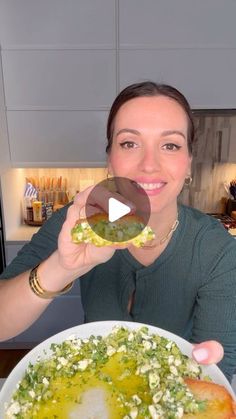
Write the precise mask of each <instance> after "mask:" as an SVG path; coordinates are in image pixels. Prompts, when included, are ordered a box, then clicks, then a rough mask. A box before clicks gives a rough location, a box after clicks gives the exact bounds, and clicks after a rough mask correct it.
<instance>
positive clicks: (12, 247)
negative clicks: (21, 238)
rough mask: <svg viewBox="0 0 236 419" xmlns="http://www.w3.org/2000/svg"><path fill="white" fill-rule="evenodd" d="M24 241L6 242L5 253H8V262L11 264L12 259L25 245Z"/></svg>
mask: <svg viewBox="0 0 236 419" xmlns="http://www.w3.org/2000/svg"><path fill="white" fill-rule="evenodd" d="M23 245H24V243H12V244H9V243H6V245H5V253H6V264H7V265H9V263H11V261H12V260H13V259H14V258H15V257H16V256H17V253H18V252H19V250H20V249H21V248H22V247H23Z"/></svg>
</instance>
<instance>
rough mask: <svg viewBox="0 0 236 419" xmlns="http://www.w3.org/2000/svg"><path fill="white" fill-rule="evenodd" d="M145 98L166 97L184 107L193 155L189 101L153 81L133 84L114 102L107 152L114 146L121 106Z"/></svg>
mask: <svg viewBox="0 0 236 419" xmlns="http://www.w3.org/2000/svg"><path fill="white" fill-rule="evenodd" d="M144 96H150V97H152V96H166V97H169V98H170V99H173V100H175V101H176V102H177V103H178V104H179V105H180V106H181V107H182V109H183V110H184V112H185V114H186V116H187V120H188V137H187V142H188V151H189V153H190V154H192V148H193V142H194V122H193V116H192V111H191V108H190V105H189V103H188V101H187V99H186V98H185V97H184V95H183V94H182V93H180V92H179V90H177V89H176V88H175V87H172V86H169V85H167V84H157V83H154V82H152V81H145V82H142V83H135V84H131V85H130V86H127V87H126V88H125V89H124V90H122V91H121V92H120V93H119V95H118V96H117V97H116V99H115V100H114V102H113V104H112V106H111V109H110V113H109V116H108V120H107V142H108V143H107V147H106V152H107V153H109V152H110V149H111V146H112V137H113V130H114V123H115V118H116V115H117V112H118V111H119V109H120V108H121V106H122V105H124V103H126V102H128V101H129V100H131V99H134V98H136V97H144Z"/></svg>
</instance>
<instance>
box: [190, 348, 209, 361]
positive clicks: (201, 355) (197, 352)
mask: <svg viewBox="0 0 236 419" xmlns="http://www.w3.org/2000/svg"><path fill="white" fill-rule="evenodd" d="M193 355H194V358H195V359H196V361H198V362H202V361H206V359H207V358H208V355H209V354H208V351H207V350H206V349H204V348H197V349H194V350H193Z"/></svg>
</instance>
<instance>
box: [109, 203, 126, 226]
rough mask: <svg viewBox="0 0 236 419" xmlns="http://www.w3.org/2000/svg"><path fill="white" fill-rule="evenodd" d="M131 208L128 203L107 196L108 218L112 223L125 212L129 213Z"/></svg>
mask: <svg viewBox="0 0 236 419" xmlns="http://www.w3.org/2000/svg"><path fill="white" fill-rule="evenodd" d="M130 211H131V208H130V207H129V206H128V205H125V204H123V203H122V202H120V201H118V200H117V199H115V198H109V200H108V220H109V221H110V223H113V222H114V221H116V220H119V219H120V218H121V217H123V216H124V215H126V214H129V213H130Z"/></svg>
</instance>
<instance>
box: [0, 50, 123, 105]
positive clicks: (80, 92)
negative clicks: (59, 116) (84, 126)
mask: <svg viewBox="0 0 236 419" xmlns="http://www.w3.org/2000/svg"><path fill="white" fill-rule="evenodd" d="M2 59H3V75H4V82H5V95H6V106H7V110H8V111H11V110H20V109H21V110H23V109H27V110H30V111H33V110H36V111H37V110H42V109H44V110H48V111H50V110H57V109H59V110H70V111H71V112H73V110H83V111H84V110H86V109H87V110H88V109H89V110H95V109H98V110H102V109H107V108H109V105H110V103H111V101H112V100H113V98H114V96H115V85H116V79H115V52H114V51H109V50H108V51H105V50H104V51H101V50H99V51H91V50H87V51H85V50H77V51H75V50H51V51H50V50H43V51H42V50H35V51H31V50H27V51H11V50H10V51H3V52H2ZM16 69H17V71H16Z"/></svg>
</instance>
